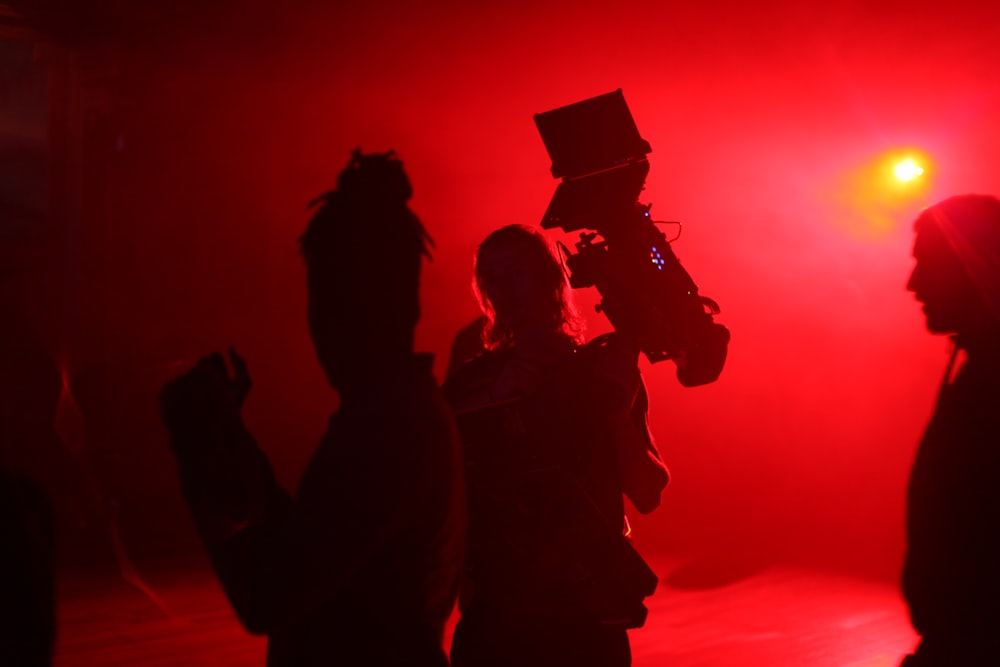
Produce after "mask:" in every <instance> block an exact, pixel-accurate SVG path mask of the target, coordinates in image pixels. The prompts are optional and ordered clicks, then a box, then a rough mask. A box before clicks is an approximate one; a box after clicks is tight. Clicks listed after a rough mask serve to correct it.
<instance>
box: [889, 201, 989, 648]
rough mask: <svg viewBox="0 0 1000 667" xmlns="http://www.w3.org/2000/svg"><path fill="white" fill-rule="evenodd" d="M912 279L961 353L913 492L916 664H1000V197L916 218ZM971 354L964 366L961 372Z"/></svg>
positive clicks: (906, 569)
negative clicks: (963, 359)
mask: <svg viewBox="0 0 1000 667" xmlns="http://www.w3.org/2000/svg"><path fill="white" fill-rule="evenodd" d="M915 231H916V239H915V241H914V245H913V258H914V259H915V260H916V264H915V265H914V268H913V272H912V274H911V275H910V279H909V282H908V283H907V286H906V288H907V289H908V290H909V291H911V292H913V293H914V295H915V296H916V299H917V301H919V302H920V303H922V304H923V311H924V315H925V316H926V320H927V329H928V330H929V331H930V332H931V333H933V334H948V335H951V336H952V338H953V340H954V351H953V354H952V357H951V361H950V362H949V364H948V370H947V371H946V373H945V378H944V381H943V383H942V387H941V391H940V393H939V395H938V400H937V405H936V406H935V409H934V414H933V416H932V417H931V420H930V423H929V424H928V426H927V428H926V431H925V432H924V436H923V439H922V440H921V441H920V445H919V447H918V449H917V454H916V459H915V461H914V463H913V469H912V471H911V473H910V482H909V487H908V491H907V553H906V559H905V562H904V566H903V581H902V588H903V596H904V597H905V599H906V602H907V604H908V605H909V608H910V618H911V621H912V623H913V627H914V629H916V631H917V633H918V634H919V635H920V636H921V641H920V644H919V646H918V647H917V649H916V651H915V652H914V654H912V655H910V656H908V657H907V658H906V659H905V660H904V662H903V665H905V667H939V666H944V665H963V666H965V665H969V666H972V665H995V664H1000V200H997V199H996V198H994V197H989V196H983V195H961V196H957V197H952V198H950V199H946V200H944V201H942V202H940V203H938V204H936V205H934V206H931V207H930V208H928V209H926V210H925V211H924V212H923V213H922V214H921V215H920V216H919V217H918V218H917V221H916V224H915ZM959 353H962V354H963V356H964V357H965V361H964V363H962V365H961V367H960V368H959V369H958V372H957V374H955V375H954V379H952V376H953V374H954V373H953V372H954V370H955V364H956V359H957V356H958V354H959Z"/></svg>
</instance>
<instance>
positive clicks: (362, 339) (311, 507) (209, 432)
mask: <svg viewBox="0 0 1000 667" xmlns="http://www.w3.org/2000/svg"><path fill="white" fill-rule="evenodd" d="M409 197H410V185H409V181H408V179H407V177H406V175H405V173H404V172H403V170H402V164H401V163H400V162H398V161H397V160H395V159H393V158H392V157H391V154H389V155H371V156H363V155H361V154H360V153H356V154H355V157H354V159H353V160H352V161H351V163H350V164H349V166H348V168H347V169H346V170H345V171H344V172H343V173H342V174H341V175H340V178H339V179H338V187H337V189H336V190H334V191H332V192H330V193H327V194H326V195H323V196H322V197H320V198H319V199H318V200H317V201H318V202H320V207H319V209H318V210H317V211H316V212H315V214H314V216H313V218H312V220H311V221H310V223H309V226H308V228H307V229H306V232H305V234H304V235H303V236H302V239H301V249H302V256H303V258H304V259H305V264H306V269H307V280H308V292H309V309H308V311H309V312H308V320H309V329H310V332H311V334H312V338H313V342H314V344H315V347H316V352H317V355H318V357H319V360H320V363H321V364H322V366H323V369H324V371H325V372H326V375H327V377H328V379H329V382H330V384H331V385H332V386H333V387H335V388H336V389H337V390H338V392H339V394H340V398H341V407H340V409H339V411H338V412H337V413H336V414H335V415H334V416H333V417H332V418H331V419H330V423H329V428H328V430H327V432H326V434H325V436H324V438H323V440H322V441H321V442H320V444H319V447H318V448H317V449H316V451H315V453H314V454H313V456H312V459H311V460H310V462H309V465H308V467H307V469H306V471H305V473H304V475H303V477H302V480H301V482H300V484H299V487H298V492H297V493H296V494H295V496H294V498H291V497H289V495H288V494H287V493H286V492H285V491H284V490H283V489H281V487H279V486H278V484H276V482H275V479H274V475H273V473H272V470H271V467H270V465H269V463H268V461H267V459H266V457H265V456H264V455H263V453H262V452H261V451H260V450H259V449H258V448H257V446H256V444H255V443H254V440H253V438H252V437H251V436H250V434H249V433H248V432H247V431H246V429H245V428H244V426H243V422H242V420H241V418H240V411H239V407H240V403H241V401H242V399H243V397H244V396H245V394H246V391H247V389H248V388H249V379H248V376H247V374H246V372H245V367H244V366H243V364H242V360H241V359H240V358H239V357H238V356H237V355H235V354H234V353H233V352H230V358H231V361H232V363H233V366H234V370H235V378H230V377H229V376H228V374H227V372H226V368H225V364H224V362H223V360H222V358H221V356H219V355H215V356H213V357H209V358H207V359H204V360H202V361H201V362H200V363H199V364H198V365H197V366H196V367H195V368H194V369H192V370H191V371H190V372H189V373H188V374H187V375H185V376H183V377H181V378H179V379H177V380H175V381H173V382H172V383H170V384H168V385H167V386H166V387H165V388H164V392H163V397H162V404H163V415H164V421H165V422H166V424H167V426H168V428H169V430H170V436H171V444H172V447H173V449H174V450H175V452H176V453H177V459H178V465H179V470H180V476H181V480H182V488H183V491H184V495H185V497H186V499H187V502H188V504H189V505H190V508H191V512H192V515H193V517H194V518H195V522H196V524H197V526H198V529H199V532H200V534H201V537H202V539H203V541H204V543H205V546H206V548H207V550H208V552H209V554H210V556H211V558H212V561H213V564H214V566H215V569H216V572H217V574H218V576H219V579H220V581H221V583H222V585H223V588H224V589H225V591H226V594H227V595H228V597H229V599H230V601H231V603H232V604H233V607H234V609H235V610H236V613H237V615H238V616H239V618H240V620H241V621H242V622H243V624H244V625H245V626H246V627H247V629H248V630H250V631H251V632H254V633H267V634H268V636H269V641H268V664H269V665H272V666H276V665H282V666H284V665H296V666H298V665H361V664H366V665H413V666H417V665H420V666H423V665H427V666H441V667H444V666H446V665H447V659H446V656H445V653H444V650H443V648H442V646H441V644H442V635H443V628H444V624H445V621H446V620H447V618H448V616H449V614H450V612H451V610H452V607H453V605H454V601H455V596H456V593H457V585H458V578H459V573H460V568H461V556H462V554H461V552H462V549H463V545H464V539H465V536H464V482H463V480H462V468H461V459H460V451H459V445H458V440H457V434H456V432H455V428H454V422H453V419H452V417H451V414H450V412H449V410H448V407H447V404H446V403H445V402H444V400H443V398H442V396H441V394H440V393H439V390H438V389H437V386H436V383H435V381H434V379H433V377H432V375H431V362H432V359H431V357H430V356H429V355H422V354H414V353H413V332H414V327H415V326H416V324H417V320H418V319H419V315H420V305H419V299H418V282H419V274H420V265H421V258H422V257H421V256H422V255H425V254H428V252H427V248H426V245H425V243H426V241H427V237H426V233H425V232H424V229H423V227H422V225H421V224H420V221H419V220H418V219H417V218H416V216H414V215H413V213H411V212H410V210H409V208H408V207H407V205H406V202H407V200H408V199H409Z"/></svg>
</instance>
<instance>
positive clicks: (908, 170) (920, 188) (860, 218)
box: [833, 146, 936, 239]
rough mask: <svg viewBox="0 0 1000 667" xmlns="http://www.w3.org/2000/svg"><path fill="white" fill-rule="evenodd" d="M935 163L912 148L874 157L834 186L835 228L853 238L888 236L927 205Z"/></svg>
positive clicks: (847, 171)
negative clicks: (835, 205) (838, 212)
mask: <svg viewBox="0 0 1000 667" xmlns="http://www.w3.org/2000/svg"><path fill="white" fill-rule="evenodd" d="M935 169H936V167H935V163H934V160H933V159H932V158H931V156H930V155H929V154H928V153H926V152H924V151H923V150H920V149H919V148H915V147H913V146H907V147H901V148H898V149H889V150H886V151H884V152H881V153H876V154H873V155H871V156H870V157H868V158H867V159H865V160H863V161H862V162H859V163H858V164H857V165H856V166H854V167H852V168H849V169H847V170H845V171H844V172H843V173H842V175H841V177H840V179H838V180H837V181H836V182H835V183H834V184H833V186H834V190H833V192H834V197H835V198H836V202H837V206H838V208H840V210H841V212H840V214H838V220H837V222H838V224H839V225H841V226H843V227H844V228H845V229H846V230H847V231H848V233H849V234H851V235H852V236H855V237H857V238H869V239H878V238H887V237H889V235H891V234H892V233H893V232H894V231H897V230H899V229H900V228H902V227H903V226H906V225H908V224H909V223H910V221H912V220H913V219H914V217H915V216H916V214H917V213H918V212H919V211H920V210H921V209H923V208H924V207H926V206H928V205H929V204H930V203H931V196H930V195H931V192H932V191H933V183H932V181H933V180H934V175H935Z"/></svg>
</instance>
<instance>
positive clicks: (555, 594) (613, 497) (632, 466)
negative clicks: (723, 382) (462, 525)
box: [444, 225, 668, 667]
mask: <svg viewBox="0 0 1000 667" xmlns="http://www.w3.org/2000/svg"><path fill="white" fill-rule="evenodd" d="M474 288H475V291H476V293H477V296H478V298H479V301H480V305H481V308H482V311H483V314H484V315H485V317H486V325H485V329H484V331H483V342H484V345H485V348H486V349H485V351H484V352H483V353H481V354H480V355H478V356H476V357H474V358H472V359H470V360H468V361H466V362H465V363H463V364H462V365H460V366H458V367H457V368H456V370H455V371H454V372H453V373H452V374H451V376H450V377H449V379H448V381H447V382H446V383H445V385H444V391H445V394H446V396H447V397H448V400H449V401H450V402H451V404H452V406H453V407H454V408H455V411H456V413H457V415H458V422H459V428H460V430H461V433H462V439H463V451H464V453H465V463H466V476H467V481H468V489H469V542H468V546H467V555H466V571H465V577H464V579H463V584H462V587H461V593H460V600H459V606H460V609H461V612H462V617H461V620H460V621H459V623H458V626H457V628H456V631H455V638H454V642H453V644H452V650H451V658H452V664H453V665H454V667H470V666H475V667H484V666H492V665H497V666H500V665H503V666H504V667H507V666H509V665H522V666H528V667H530V666H532V665H539V666H542V665H545V666H546V667H550V666H552V665H576V666H586V665H593V666H595V667H598V666H600V667H620V666H625V665H629V664H630V663H631V651H630V648H629V641H628V635H627V629H628V628H630V627H637V626H638V625H641V624H642V622H643V621H644V618H645V608H644V607H643V606H642V597H643V596H644V595H646V594H648V592H649V591H646V592H639V593H637V592H636V591H637V590H639V589H642V588H643V584H636V582H635V581H633V580H631V579H630V577H632V578H634V577H635V576H638V577H639V578H640V579H641V578H642V577H643V576H645V577H647V578H646V579H645V586H647V587H648V586H650V584H649V578H652V582H653V583H652V585H653V586H655V577H654V576H653V575H652V573H651V572H649V571H648V568H646V567H645V563H642V561H641V558H639V557H638V555H637V554H635V552H634V551H632V550H631V546H630V545H629V544H628V541H627V539H626V538H625V537H624V533H625V532H626V531H627V522H626V521H625V518H624V502H623V497H622V494H623V493H624V494H627V495H628V496H629V498H630V499H631V500H632V502H633V504H634V505H635V506H636V508H637V509H638V510H639V511H640V512H643V513H646V512H651V511H652V510H653V509H655V508H656V507H657V506H658V505H659V502H660V493H661V491H662V490H663V488H664V487H665V486H666V484H667V480H668V475H667V470H666V467H665V466H664V465H663V462H662V461H661V459H660V455H659V453H658V452H657V450H656V447H655V445H654V444H653V441H652V438H651V436H650V433H649V430H648V427H647V424H646V408H647V397H646V394H645V388H644V387H643V385H642V381H641V378H640V375H639V371H638V368H637V361H638V354H639V349H638V346H637V345H636V344H635V343H634V342H632V341H631V340H630V339H629V337H628V336H627V335H623V334H621V333H616V334H611V335H610V336H607V337H603V338H601V339H598V340H595V341H591V342H590V343H589V344H582V343H581V336H580V333H579V331H580V326H579V319H578V318H577V317H576V315H575V313H574V310H573V306H572V303H571V298H570V291H569V286H568V284H567V281H566V276H565V274H564V272H563V269H562V266H561V264H560V262H559V261H558V259H557V258H556V257H555V256H554V254H553V252H552V250H551V249H550V247H549V245H548V243H547V242H546V240H545V238H544V237H543V236H542V235H541V234H540V233H539V232H536V231H534V230H533V229H531V228H528V227H524V226H520V225H510V226H507V227H503V228H501V229H499V230H497V231H495V232H493V233H492V234H490V235H489V236H488V237H487V238H486V239H485V240H484V241H483V243H482V244H481V245H480V247H479V250H478V253H477V256H476V263H475V281H474Z"/></svg>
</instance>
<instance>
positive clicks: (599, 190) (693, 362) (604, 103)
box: [535, 89, 729, 387]
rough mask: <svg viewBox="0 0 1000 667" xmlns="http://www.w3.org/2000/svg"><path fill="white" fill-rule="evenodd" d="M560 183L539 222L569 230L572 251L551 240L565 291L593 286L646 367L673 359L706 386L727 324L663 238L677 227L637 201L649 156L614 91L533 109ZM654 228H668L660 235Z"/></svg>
mask: <svg viewBox="0 0 1000 667" xmlns="http://www.w3.org/2000/svg"><path fill="white" fill-rule="evenodd" d="M535 124H536V125H537V126H538V131H539V133H540V134H541V136H542V141H543V142H544V143H545V148H546V149H547V150H548V153H549V157H550V158H551V159H552V175H553V176H554V177H555V178H562V183H560V184H559V186H558V187H557V188H556V192H555V194H554V195H553V197H552V201H551V202H550V203H549V207H548V209H547V210H546V211H545V216H544V218H543V219H542V227H543V228H544V229H551V228H553V227H560V228H562V229H563V230H564V231H566V232H573V231H576V230H580V229H583V230H593V231H583V232H581V233H580V241H579V242H578V243H576V250H577V252H576V253H575V254H574V253H571V252H570V251H569V250H568V249H567V248H566V246H565V245H563V244H562V243H560V244H559V247H560V250H561V252H562V253H563V256H564V260H565V262H566V267H567V269H568V270H569V274H570V285H571V286H573V287H574V288H579V287H590V286H594V287H596V288H597V290H598V292H599V293H600V294H601V302H600V304H599V305H598V306H597V308H598V311H602V312H604V314H605V315H607V317H608V320H609V321H610V322H611V324H612V326H614V328H615V330H616V331H618V332H621V333H627V334H628V335H631V336H634V337H635V338H636V340H637V341H638V343H639V349H640V350H641V351H642V352H643V354H645V355H646V358H647V359H649V361H650V362H651V363H657V362H659V361H663V360H665V359H673V360H674V362H675V363H676V364H677V378H678V380H680V382H681V384H683V385H684V386H687V387H694V386H697V385H701V384H707V383H709V382H714V381H715V380H716V379H717V378H718V377H719V374H720V373H721V372H722V367H723V366H724V365H725V363H726V351H727V346H728V344H729V330H728V329H726V327H724V326H722V325H721V324H717V323H716V322H714V321H713V319H712V316H713V315H717V314H718V313H719V306H718V304H717V303H716V302H715V301H713V300H712V299H710V298H708V297H705V296H700V295H699V294H698V286H697V285H695V283H694V281H693V280H692V279H691V276H690V275H688V272H687V271H685V270H684V267H683V266H681V263H680V261H679V260H678V259H677V256H676V255H674V252H673V249H672V248H671V246H670V243H671V242H672V241H673V240H676V238H677V236H679V230H680V223H657V222H655V221H654V220H653V219H652V217H651V215H650V208H651V205H643V204H640V203H639V201H638V197H639V193H640V192H641V191H642V189H643V187H644V185H645V182H646V175H647V174H648V173H649V162H648V161H647V160H646V155H647V154H649V153H651V152H652V148H650V146H649V143H648V142H646V141H645V140H644V139H642V138H641V137H640V136H639V130H638V128H637V127H636V125H635V121H634V120H633V119H632V114H631V112H630V111H629V109H628V105H627V104H626V103H625V97H624V96H623V95H622V91H621V89H618V90H616V91H614V92H612V93H608V94H606V95H600V96H598V97H594V98H591V99H589V100H584V101H582V102H577V103H575V104H570V105H568V106H565V107H560V108H558V109H553V110H552V111H546V112H545V113H540V114H536V115H535ZM657 224H676V225H677V226H678V234H676V235H674V238H673V239H670V240H668V239H667V237H666V235H665V234H664V233H663V232H662V231H661V230H660V228H659V227H657Z"/></svg>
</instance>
